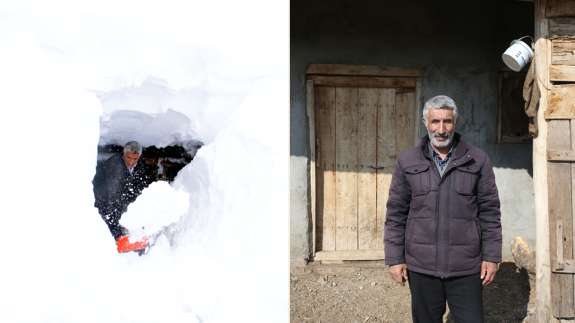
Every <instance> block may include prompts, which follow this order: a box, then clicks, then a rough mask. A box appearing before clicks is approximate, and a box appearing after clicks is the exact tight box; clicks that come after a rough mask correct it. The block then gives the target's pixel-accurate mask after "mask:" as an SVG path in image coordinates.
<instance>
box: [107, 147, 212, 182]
mask: <svg viewBox="0 0 575 323" xmlns="http://www.w3.org/2000/svg"><path fill="white" fill-rule="evenodd" d="M202 145H203V144H202V143H201V142H199V141H190V142H186V143H184V144H182V145H171V146H166V147H162V148H157V147H156V146H148V147H145V148H143V150H142V156H141V157H140V159H141V162H142V163H143V166H144V169H145V172H146V177H147V178H149V180H148V183H146V186H148V185H149V184H151V183H152V182H155V181H167V182H170V183H171V182H172V181H173V180H174V179H175V178H176V175H178V172H179V171H180V170H181V169H182V168H184V167H185V166H186V165H187V164H189V163H190V162H191V161H192V160H193V159H194V156H195V155H196V152H197V151H198V149H200V148H201V147H202ZM184 147H186V148H184ZM123 150H124V147H123V146H121V145H115V144H109V145H104V146H98V164H100V163H102V162H104V161H106V160H108V159H109V158H110V157H112V156H113V155H115V154H118V155H122V153H123Z"/></svg>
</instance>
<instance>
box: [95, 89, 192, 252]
mask: <svg viewBox="0 0 575 323" xmlns="http://www.w3.org/2000/svg"><path fill="white" fill-rule="evenodd" d="M103 102H104V103H106V102H108V101H107V100H103ZM108 103H110V102H108ZM116 105H117V104H114V106H116ZM105 106H106V104H105ZM100 121H101V122H100V140H99V143H98V154H97V166H96V174H95V176H94V179H93V181H92V184H93V189H94V200H95V203H94V206H95V207H96V208H97V209H98V212H99V214H100V216H101V217H102V219H103V220H104V222H105V223H106V225H107V226H108V228H109V230H110V233H111V234H112V236H113V237H114V239H115V240H116V245H117V250H118V252H127V251H137V252H141V251H142V250H149V247H150V246H152V245H153V243H154V242H152V241H155V240H154V239H157V238H155V237H158V236H159V235H160V233H161V234H163V235H165V236H166V237H167V238H168V239H169V240H170V245H171V241H172V240H173V236H174V235H173V232H172V231H173V230H175V229H176V227H177V224H176V222H177V221H178V218H179V215H181V214H182V213H184V212H185V209H187V206H186V205H187V203H188V195H187V194H186V193H183V192H178V191H177V190H176V189H174V188H173V187H172V186H171V185H170V183H172V182H173V181H174V180H175V179H176V177H177V175H178V173H179V172H180V171H181V170H182V169H183V168H184V167H185V166H186V165H188V164H189V163H190V162H191V161H192V160H193V159H194V156H195V155H196V152H197V151H198V149H199V148H200V147H201V146H202V145H203V144H202V142H200V141H199V140H196V139H194V138H197V137H196V134H195V133H194V132H193V130H192V122H191V120H190V119H189V118H188V116H187V115H185V114H182V113H179V112H176V111H174V110H171V109H168V110H167V111H165V112H161V113H146V112H143V111H137V110H113V111H110V112H109V113H105V114H104V115H103V116H102V118H101V120H100ZM154 182H158V183H154ZM182 194H183V195H182ZM180 202H181V203H180ZM184 202H185V203H184ZM142 205H145V207H144V208H142ZM162 207H163V208H162ZM146 252H147V251H146Z"/></svg>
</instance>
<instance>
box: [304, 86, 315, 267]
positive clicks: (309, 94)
mask: <svg viewBox="0 0 575 323" xmlns="http://www.w3.org/2000/svg"><path fill="white" fill-rule="evenodd" d="M306 108H307V117H308V122H309V156H310V158H309V189H310V197H309V198H310V203H309V205H310V210H309V212H310V215H311V223H312V225H311V227H312V232H311V255H310V256H311V258H310V259H313V256H315V251H316V246H315V244H316V236H315V233H316V232H315V223H316V214H315V212H316V210H315V163H316V156H315V112H314V109H315V102H314V87H313V81H309V80H308V81H306Z"/></svg>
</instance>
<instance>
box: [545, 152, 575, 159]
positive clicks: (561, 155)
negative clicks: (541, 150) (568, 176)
mask: <svg viewBox="0 0 575 323" xmlns="http://www.w3.org/2000/svg"><path fill="white" fill-rule="evenodd" d="M547 160H548V161H554V162H575V151H572V150H548V151H547Z"/></svg>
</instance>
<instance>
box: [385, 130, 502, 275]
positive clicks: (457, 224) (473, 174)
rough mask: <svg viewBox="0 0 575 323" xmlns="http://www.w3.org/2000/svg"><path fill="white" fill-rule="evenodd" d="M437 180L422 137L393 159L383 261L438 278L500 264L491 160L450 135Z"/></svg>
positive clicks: (499, 236) (426, 144)
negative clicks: (444, 164) (449, 147)
mask: <svg viewBox="0 0 575 323" xmlns="http://www.w3.org/2000/svg"><path fill="white" fill-rule="evenodd" d="M454 144H455V146H454V151H453V153H452V157H451V161H450V162H449V164H448V165H447V168H446V169H445V172H444V174H443V177H440V175H439V172H438V170H437V167H436V166H435V163H434V161H433V160H432V159H431V156H430V151H429V149H430V148H429V138H428V137H427V136H425V137H424V138H422V140H421V142H420V143H419V144H418V145H417V146H416V147H415V148H412V149H408V150H406V151H403V152H402V153H401V154H400V156H399V158H398V161H397V164H396V167H395V171H394V173H393V178H392V181H391V187H390V190H389V200H388V202H387V217H386V220H385V233H384V239H385V263H386V264H387V265H396V264H402V263H405V264H407V268H408V269H409V270H411V271H415V272H419V273H423V274H428V275H433V276H437V277H453V276H463V275H471V274H475V273H479V271H480V269H481V261H491V262H501V222H500V217H501V214H500V211H499V196H498V193H497V187H496V185H495V175H494V174H493V169H492V166H491V162H490V161H489V158H488V157H487V154H485V153H484V152H483V151H482V150H480V149H478V148H476V147H473V146H471V145H468V144H466V143H465V142H463V141H461V140H460V135H459V134H457V133H456V134H455V137H454Z"/></svg>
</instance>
